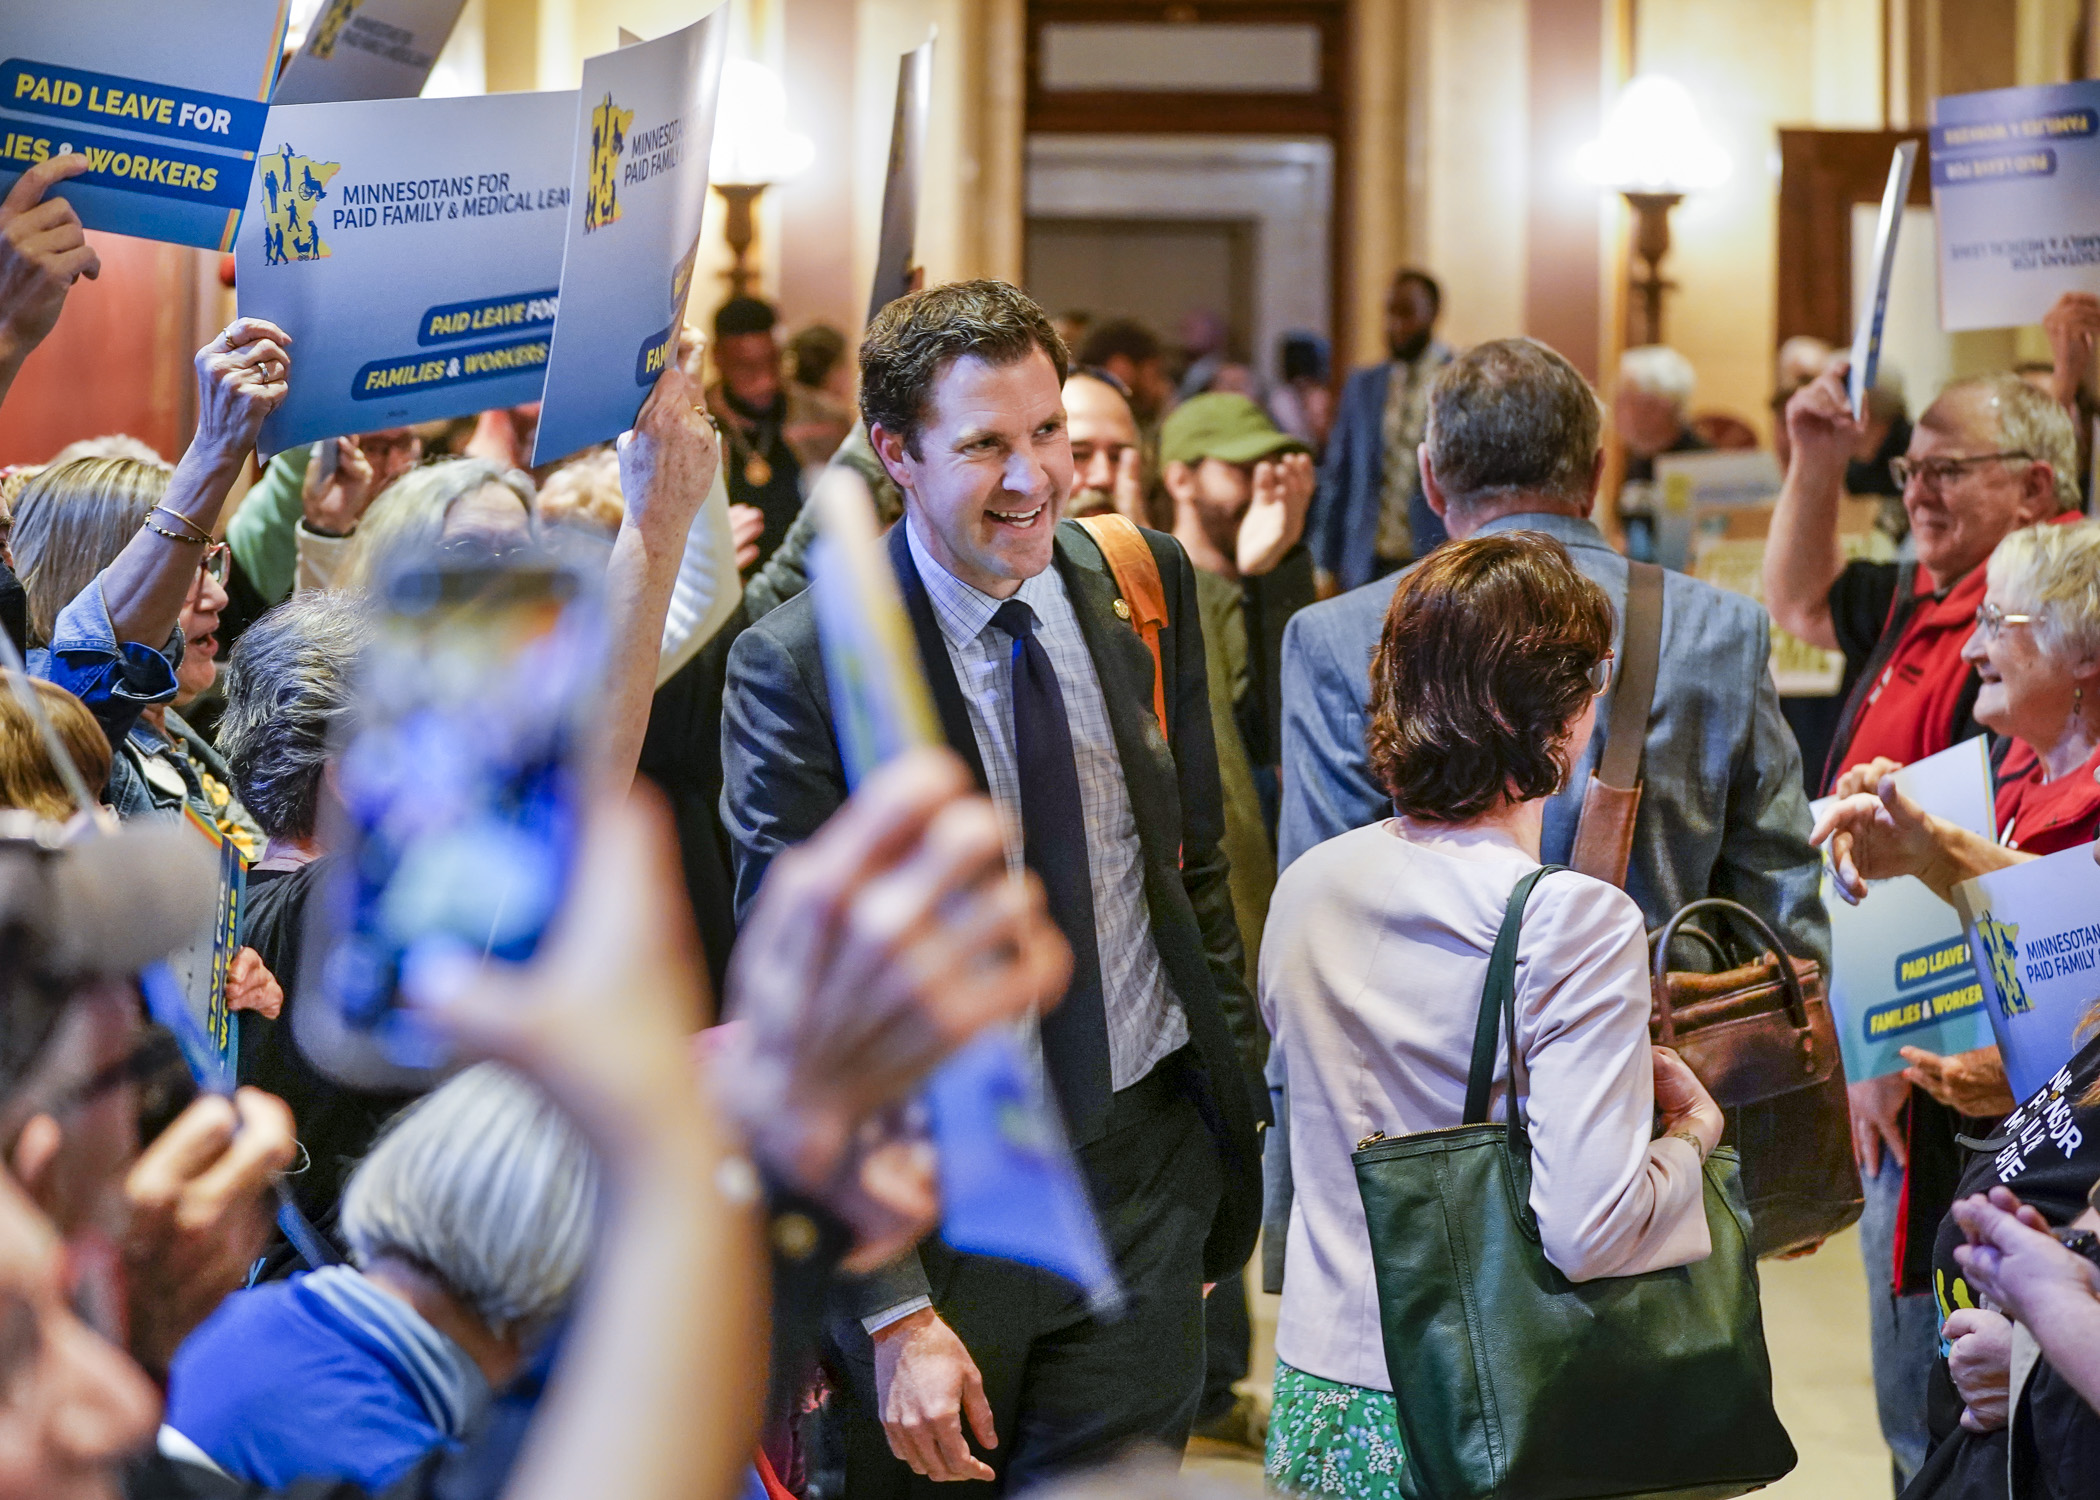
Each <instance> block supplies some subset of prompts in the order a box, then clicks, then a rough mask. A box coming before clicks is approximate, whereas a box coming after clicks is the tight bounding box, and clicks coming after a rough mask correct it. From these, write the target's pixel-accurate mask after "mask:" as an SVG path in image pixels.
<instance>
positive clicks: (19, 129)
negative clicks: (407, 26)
mask: <svg viewBox="0 0 2100 1500" xmlns="http://www.w3.org/2000/svg"><path fill="white" fill-rule="evenodd" d="M289 11H290V0H67V3H65V4H44V5H33V4H22V5H11V6H8V7H6V8H5V10H4V11H0V193H4V192H5V191H6V190H7V189H8V188H9V187H11V186H12V185H13V183H14V179H15V178H16V177H17V176H19V175H20V174H21V173H22V172H23V171H24V170H26V169H27V168H29V167H31V166H34V165H35V164H36V163H37V162H40V161H44V160H47V159H49V158H50V157H52V156H56V155H62V154H65V153H67V152H79V153H80V154H82V155H84V156H86V157H87V158H88V162H89V168H88V170H87V171H86V172H85V173H83V174H81V175H80V176H78V177H75V178H73V179H71V180H69V181H67V182H63V183H60V184H59V185H58V186H57V187H55V188H54V189H53V190H52V191H53V193H54V194H56V195H57V196H58V197H61V198H65V199H67V200H68V201H70V202H71V203H72V204H73V207H74V209H75V211H76V212H78V213H79V215H80V221H81V222H82V223H83V224H85V225H86V226H87V227H88V228H90V229H106V230H111V231H114V232H115V233H118V234H130V235H138V236H140V237H141V238H144V239H154V240H169V241H172V242H174V243H175V244H178V245H196V246H199V247H201V248H203V249H207V250H226V249H230V248H232V245H233V234H234V226H235V224H236V223H237V222H238V220H239V218H240V211H241V204H242V202H243V201H244V200H245V198H246V196H247V190H248V177H249V174H250V173H251V172H252V171H253V170H254V157H255V153H256V150H257V143H258V142H259V141H260V140H261V138H262V129H263V118H264V114H265V112H266V109H267V105H268V100H269V97H270V85H271V83H272V81H273V80H274V79H275V77H276V74H277V58H278V49H279V48H280V46H281V45H282V44H283V40H284V28H285V21H286V18H287V16H288V14H289Z"/></svg>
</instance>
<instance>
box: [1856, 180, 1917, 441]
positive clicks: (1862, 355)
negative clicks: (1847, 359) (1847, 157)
mask: <svg viewBox="0 0 2100 1500" xmlns="http://www.w3.org/2000/svg"><path fill="white" fill-rule="evenodd" d="M1917 160H1918V143H1917V142H1916V141H1902V142H1899V143H1898V144H1897V146H1896V151H1895V155H1894V156H1893V157H1892V158H1891V159H1890V161H1889V180H1888V184H1887V186H1885V187H1884V188H1883V189H1882V191H1881V217H1880V218H1879V219H1878V220H1876V222H1875V225H1874V295H1873V297H1872V298H1871V299H1870V300H1869V301H1868V302H1867V305H1866V306H1865V307H1862V308H1861V309H1860V310H1859V328H1858V330H1857V331H1856V332H1855V333H1854V334H1853V335H1852V360H1851V365H1850V368H1849V369H1848V371H1847V373H1846V376H1845V390H1846V394H1847V395H1848V396H1849V397H1850V398H1851V402H1852V415H1853V417H1854V419H1855V420H1857V419H1860V418H1863V417H1865V416H1866V414H1867V392H1868V391H1871V390H1872V389H1874V380H1875V377H1876V376H1877V375H1878V374H1879V373H1880V370H1881V326H1882V324H1883V322H1885V321H1886V320H1887V318H1888V311H1889V282H1890V280H1891V279H1892V278H1893V277H1894V276H1895V274H1896V236H1897V235H1898V233H1900V232H1901V230H1902V228H1903V204H1904V202H1905V200H1907V199H1908V198H1909V197H1910V175H1911V171H1912V169H1913V168H1914V167H1915V166H1916V165H1917Z"/></svg>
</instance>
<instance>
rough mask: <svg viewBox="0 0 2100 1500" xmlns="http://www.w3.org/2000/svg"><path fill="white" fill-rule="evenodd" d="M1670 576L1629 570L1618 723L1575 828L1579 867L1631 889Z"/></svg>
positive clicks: (1572, 859) (1610, 723)
mask: <svg viewBox="0 0 2100 1500" xmlns="http://www.w3.org/2000/svg"><path fill="white" fill-rule="evenodd" d="M1662 612H1663V570H1662V569H1661V568H1658V567H1657V566H1656V565H1655V564H1653V563H1644V562H1629V563H1628V564H1627V565H1626V634H1625V640H1624V643H1623V644H1624V647H1625V652H1626V657H1625V660H1623V661H1622V662H1620V663H1619V680H1618V681H1617V683H1615V684H1614V685H1613V687H1612V695H1611V717H1610V718H1609V719H1607V720H1606V721H1605V728H1604V754H1603V755H1602V756H1601V757H1599V758H1598V762H1597V769H1596V772H1595V774H1594V775H1592V776H1591V778H1590V784H1589V786H1588V787H1587V788H1585V789H1584V792H1583V797H1582V817H1581V819H1580V821H1578V822H1577V823H1576V825H1575V846H1574V849H1573V851H1572V852H1571V853H1570V855H1569V856H1568V864H1569V866H1570V867H1571V868H1573V869H1577V870H1580V871H1581V872H1582V873H1583V874H1585V875H1590V876H1594V877H1595V878H1597V879H1598V880H1602V881H1607V882H1609V883H1610V884H1612V885H1617V886H1623V885H1625V884H1626V862H1627V859H1628V858H1629V857H1630V856H1631V854H1632V852H1633V820H1634V815H1635V814H1636V813H1638V812H1639V811H1640V806H1641V754H1642V752H1643V751H1644V750H1645V749H1646V747H1647V743H1648V716H1649V714H1650V713H1651V712H1652V711H1653V709H1654V707H1655V674H1656V671H1657V669H1658V667H1659V666H1660V664H1661V662H1662Z"/></svg>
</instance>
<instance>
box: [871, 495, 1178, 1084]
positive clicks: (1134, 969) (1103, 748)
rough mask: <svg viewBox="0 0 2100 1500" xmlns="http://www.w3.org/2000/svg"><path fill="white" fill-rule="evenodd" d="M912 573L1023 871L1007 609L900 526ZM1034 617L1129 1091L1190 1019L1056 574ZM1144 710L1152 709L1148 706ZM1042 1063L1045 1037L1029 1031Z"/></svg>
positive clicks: (1026, 593)
mask: <svg viewBox="0 0 2100 1500" xmlns="http://www.w3.org/2000/svg"><path fill="white" fill-rule="evenodd" d="M903 524H904V525H905V526H906V528H907V530H906V539H907V540H908V542H909V543H910V546H911V558H912V564H913V566H915V567H916V568H917V569H918V570H919V578H920V581H921V582H923V583H924V584H925V585H926V596H927V598H928V600H929V601H931V603H932V605H933V617H934V620H935V622H936V623H937V624H938V625H939V626H940V631H941V639H942V641H943V642H944V643H946V645H947V647H948V660H949V662H950V664H951V665H953V666H954V668H955V680H956V684H957V686H959V687H960V688H961V689H962V695H963V701H964V702H965V703H966V704H967V705H968V707H969V713H970V731H971V733H972V734H973V735H975V736H976V739H977V753H978V755H979V756H980V757H981V758H982V759H983V761H984V777H985V781H986V783H987V785H988V786H989V787H990V789H991V794H992V802H993V804H994V805H995V806H997V807H998V809H999V812H1000V821H1001V823H1002V824H1003V825H1004V832H1005V838H1006V863H1007V867H1008V868H1009V869H1011V870H1016V871H1018V870H1020V869H1021V868H1022V859H1021V843H1022V840H1021V779H1020V773H1019V770H1018V769H1017V766H1016V761H1015V756H1014V711H1013V640H1012V638H1011V637H1010V636H1008V635H1007V634H1006V632H1005V631H1003V630H1000V629H999V628H998V627H997V626H995V625H993V624H992V616H993V614H994V613H996V612H997V610H998V608H999V606H1000V605H1001V604H1002V603H1004V602H1005V601H1003V600H1000V599H994V598H993V597H992V596H991V595H989V594H987V593H983V592H982V591H980V590H978V589H976V588H973V587H972V586H971V585H969V584H967V583H964V582H963V581H962V580H961V579H959V578H957V577H955V576H954V575H953V574H951V573H949V572H948V570H947V569H945V568H943V567H942V566H941V565H940V564H939V563H937V562H935V561H934V560H933V558H932V556H931V555H930V554H929V553H928V552H927V551H926V549H925V547H924V546H922V545H921V544H920V541H919V534H918V528H917V526H916V525H915V524H914V523H912V522H911V521H909V520H907V521H905V522H904V523H903ZM1015 597H1016V598H1018V599H1020V600H1021V601H1022V602H1023V603H1024V604H1026V605H1027V606H1028V607H1029V608H1030V609H1032V610H1034V611H1035V617H1036V631H1035V633H1036V639H1037V640H1039V641H1041V642H1042V643H1043V650H1044V651H1045V652H1046V653H1048V655H1049V657H1050V665H1051V666H1052V667H1053V668H1055V669H1056V672H1057V683H1058V689H1059V691H1060V692H1061V693H1062V694H1063V695H1064V700H1065V718H1066V719H1067V721H1068V722H1069V723H1070V725H1071V730H1072V755H1073V758H1074V760H1075V761H1076V762H1077V765H1076V767H1075V769H1076V770H1077V771H1078V773H1079V800H1080V805H1081V810H1082V812H1083V813H1084V815H1085V818H1086V842H1087V864H1088V867H1089V869H1090V870H1091V871H1092V874H1093V881H1094V934H1095V940H1096V942H1097V943H1098V945H1099V947H1100V952H1101V993H1102V997H1103V1001H1104V1003H1105V1006H1106V1009H1107V1012H1108V1065H1109V1082H1110V1084H1111V1086H1112V1087H1114V1088H1118V1089H1126V1088H1129V1087H1130V1086H1131V1085H1132V1084H1134V1083H1136V1082H1138V1081H1139V1080H1140V1079H1142V1078H1143V1077H1144V1076H1145V1075H1146V1074H1147V1073H1149V1072H1151V1071H1152V1069H1153V1068H1154V1066H1156V1065H1157V1064H1158V1063H1159V1061H1160V1060H1161V1059H1162V1058H1164V1057H1166V1056H1167V1054H1169V1053H1171V1052H1173V1051H1175V1050H1176V1049H1177V1048H1179V1047H1181V1046H1183V1045H1184V1044H1185V1043H1186V1042H1187V1041H1188V1039H1189V1026H1188V1018H1187V1017H1186V1016H1184V1015H1183V1014H1182V1011H1181V1007H1180V1005H1178V1004H1177V1003H1175V1002H1174V1000H1173V999H1172V998H1171V997H1170V995H1169V994H1168V990H1167V977H1166V971H1165V969H1164V968H1163V967H1162V966H1161V964H1160V961H1159V949H1158V948H1157V947H1156V946H1155V945H1154V943H1153V941H1152V916H1151V912H1150V910H1149V908H1148V907H1147V906H1146V904H1145V867H1144V854H1143V851H1142V849H1141V848H1140V847H1139V844H1138V831H1137V819H1136V818H1135V817H1134V816H1133V815H1132V813H1131V810H1130V790H1129V788H1128V787H1127V786H1126V785H1125V784H1124V781H1123V762H1122V758H1121V757H1120V756H1119V755H1118V754H1117V753H1116V740H1115V734H1114V732H1113V730H1112V728H1111V726H1110V724H1109V720H1108V703H1107V700H1106V699H1105V698H1103V696H1102V692H1101V678H1100V674H1099V673H1098V672H1096V671H1095V669H1094V658H1093V654H1092V653H1091V652H1089V651H1088V650H1087V645H1086V638H1085V636H1083V635H1081V634H1080V630H1079V617H1078V616H1077V615H1076V614H1075V613H1074V612H1073V610H1072V600H1071V597H1070V595H1068V594H1067V593H1066V592H1065V581H1064V578H1063V577H1062V576H1061V575H1060V574H1059V573H1058V571H1057V568H1056V566H1055V565H1054V564H1053V565H1052V566H1050V567H1048V568H1045V569H1044V570H1043V571H1042V572H1040V573H1038V574H1036V576H1035V577H1033V578H1030V579H1028V580H1027V581H1025V582H1024V583H1022V585H1021V588H1020V591H1019V593H1018V594H1016V595H1015ZM1148 708H1149V705H1148ZM1030 1031H1031V1040H1032V1041H1033V1043H1034V1048H1035V1055H1036V1057H1037V1059H1038V1062H1039V1063H1040V1059H1041V1055H1042V1054H1041V1038H1040V1036H1039V1035H1035V1034H1034V1032H1035V1028H1033V1027H1031V1028H1030Z"/></svg>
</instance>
